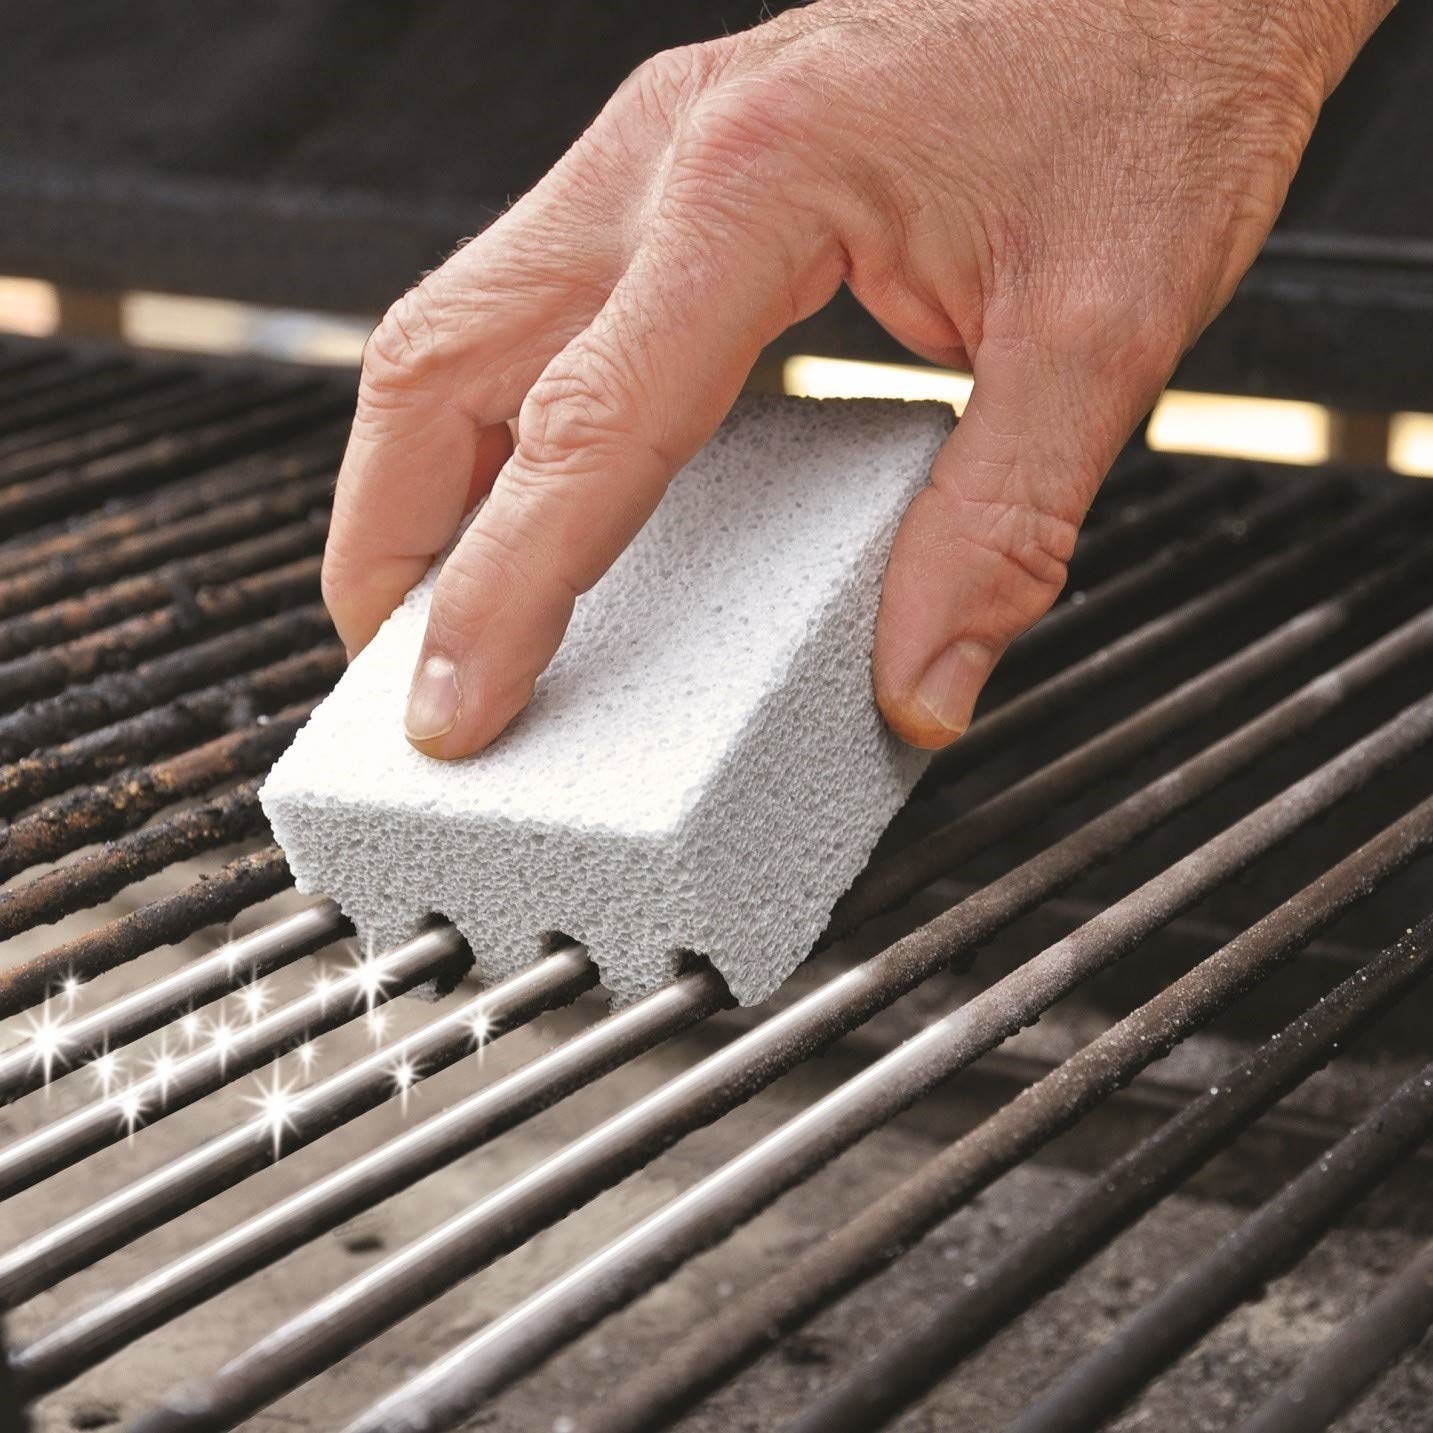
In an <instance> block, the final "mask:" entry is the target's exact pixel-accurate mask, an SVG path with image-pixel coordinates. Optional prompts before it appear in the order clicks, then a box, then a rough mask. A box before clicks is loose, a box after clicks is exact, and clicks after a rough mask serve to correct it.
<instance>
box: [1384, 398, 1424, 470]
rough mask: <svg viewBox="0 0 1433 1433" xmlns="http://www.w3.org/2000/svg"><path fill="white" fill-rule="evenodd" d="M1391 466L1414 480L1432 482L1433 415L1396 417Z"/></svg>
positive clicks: (1390, 454)
mask: <svg viewBox="0 0 1433 1433" xmlns="http://www.w3.org/2000/svg"><path fill="white" fill-rule="evenodd" d="M1388 466H1389V467H1390V468H1392V469H1393V471H1394V472H1395V473H1406V474H1408V476H1409V477H1413V478H1433V413H1395V414H1394V415H1393V424H1392V429H1391V431H1390V433H1389V436H1388Z"/></svg>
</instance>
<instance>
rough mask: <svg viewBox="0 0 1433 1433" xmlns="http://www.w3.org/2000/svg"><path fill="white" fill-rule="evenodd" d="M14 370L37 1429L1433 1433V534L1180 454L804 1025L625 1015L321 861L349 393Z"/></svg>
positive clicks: (698, 973)
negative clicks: (471, 948)
mask: <svg viewBox="0 0 1433 1433" xmlns="http://www.w3.org/2000/svg"><path fill="white" fill-rule="evenodd" d="M0 379H3V385H0V517H3V522H0V817H3V818H4V820H5V821H6V822H7V823H8V824H7V825H6V826H5V827H4V829H3V832H0V881H3V882H4V884H3V885H0V939H3V940H4V941H5V944H4V946H3V955H0V1018H3V1019H4V1021H5V1025H4V1030H5V1032H6V1039H7V1040H8V1042H9V1043H8V1045H7V1046H6V1047H5V1048H3V1049H0V1098H3V1099H4V1101H5V1109H4V1110H3V1112H0V1130H3V1133H4V1138H5V1144H4V1146H3V1147H0V1198H3V1199H4V1200H5V1219H4V1225H3V1227H4V1233H5V1238H4V1244H3V1248H0V1306H2V1307H4V1308H5V1309H6V1310H7V1314H6V1329H5V1333H6V1340H7V1347H8V1350H9V1353H8V1364H7V1367H6V1372H5V1375H4V1376H5V1377H6V1378H8V1380H9V1381H10V1385H11V1387H10V1389H9V1392H8V1397H7V1396H5V1393H4V1391H3V1390H0V1426H4V1420H5V1419H6V1418H8V1419H9V1420H10V1425H9V1426H11V1427H14V1428H19V1427H23V1426H26V1424H27V1420H29V1424H30V1426H33V1427H35V1428H39V1429H45V1430H49V1429H65V1428H93V1427H104V1426H108V1425H118V1424H124V1425H126V1426H130V1427H133V1428H136V1429H143V1430H151V1433H152V1430H159V1429H165V1430H178V1429H186V1430H194V1429H218V1428H229V1427H235V1426H239V1425H240V1424H243V1423H245V1420H249V1422H248V1424H247V1426H252V1427H256V1428H279V1427H291V1426H299V1427H312V1428H319V1429H328V1428H340V1427H351V1428H354V1429H359V1428H361V1429H365V1430H375V1429H380V1428H381V1429H407V1428H414V1429H416V1428H445V1427H457V1426H484V1427H487V1426H491V1427H494V1428H500V1429H530V1428H547V1427H551V1428H554V1429H559V1430H575V1429H579V1428H580V1429H587V1428H595V1429H602V1430H616V1429H638V1428H661V1427H669V1426H681V1427H685V1428H692V1429H707V1428H721V1429H727V1428H735V1427H743V1428H761V1429H765V1428H775V1427H785V1426H787V1425H788V1424H791V1425H792V1426H795V1427H797V1428H800V1429H802V1430H808V1433H809V1430H817V1429H823V1430H824V1429H848V1428H870V1427H876V1426H881V1425H882V1424H884V1423H887V1422H895V1423H898V1425H899V1426H900V1427H902V1428H908V1429H917V1428H922V1429H923V1428H947V1427H954V1426H960V1427H971V1428H984V1427H990V1428H997V1427H1007V1426H1008V1427H1011V1428H1016V1429H1019V1430H1022V1433H1032V1430H1037V1429H1039V1430H1057V1429H1058V1430H1062V1433H1064V1430H1072V1429H1081V1428H1094V1427H1099V1426H1106V1425H1108V1426H1111V1427H1117V1428H1129V1429H1133V1428H1143V1427H1161V1428H1174V1427H1178V1428H1199V1429H1203V1428H1211V1429H1212V1428H1226V1427H1231V1426H1241V1427H1245V1428H1248V1429H1259V1430H1265V1433H1267V1430H1273V1429H1295V1428H1299V1429H1302V1428H1322V1427H1325V1426H1330V1425H1331V1424H1332V1423H1333V1421H1334V1420H1336V1419H1338V1418H1340V1417H1342V1418H1343V1419H1344V1422H1343V1423H1341V1424H1340V1425H1339V1426H1341V1427H1346V1428H1350V1429H1360V1430H1374V1429H1380V1430H1381V1429H1399V1430H1407V1429H1416V1428H1425V1427H1429V1426H1430V1423H1429V1415H1428V1409H1429V1407H1430V1400H1433V1359H1430V1354H1429V1349H1428V1347H1427V1345H1426V1344H1421V1345H1420V1341H1421V1340H1423V1338H1424V1335H1425V1334H1426V1332H1427V1330H1428V1328H1429V1325H1430V1322H1433V1277H1430V1276H1433V1244H1429V1243H1428V1242H1427V1241H1429V1240H1430V1238H1433V1201H1429V1200H1428V1198H1427V1196H1426V1190H1427V1188H1428V1179H1429V1175H1430V1171H1433V1159H1430V1154H1433V1150H1430V1146H1429V1144H1428V1136H1429V1133H1430V1131H1433V1065H1429V1064H1428V1063H1427V1061H1428V1058H1429V1054H1430V1051H1429V1048H1428V1039H1427V1031H1428V1029H1429V1028H1430V1024H1429V1017H1430V1012H1433V1000H1430V996H1429V987H1428V985H1427V981H1426V977H1427V975H1428V973H1429V971H1430V970H1433V921H1430V911H1433V894H1431V893H1430V886H1429V873H1430V869H1433V866H1430V863H1429V861H1428V859H1427V854H1426V853H1427V851H1428V850H1429V848H1430V846H1433V695H1430V690H1429V687H1430V684H1429V673H1430V671H1433V662H1430V654H1431V653H1433V607H1430V606H1429V605H1428V604H1429V602H1430V600H1433V589H1430V585H1429V573H1430V571H1433V563H1430V557H1433V521H1430V516H1433V490H1430V489H1429V488H1428V487H1427V486H1426V485H1420V484H1419V483H1416V482H1412V481H1408V480H1394V479H1390V478H1387V477H1383V476H1379V477H1373V476H1367V475H1358V474H1353V473H1346V472H1335V471H1324V470H1320V471H1317V472H1278V471H1275V470H1270V469H1266V470H1259V469H1254V468H1249V467H1243V466H1239V465H1220V464H1215V463H1211V462H1208V461H1204V460H1199V461H1195V460H1189V461H1184V460H1174V459H1169V458H1165V457H1156V456H1153V455H1150V454H1148V453H1141V452H1131V453H1130V454H1128V455H1127V456H1126V458H1125V459H1124V460H1123V461H1122V462H1121V464H1120V465H1119V467H1118V468H1117V470H1116V472H1115V474H1114V475H1113V476H1112V478H1111V480H1110V482H1109V484H1108V486H1107V488H1106V491H1105V493H1104V494H1103V495H1102V497H1101V499H1100V501H1099V503H1098V504H1097V506H1096V509H1095V513H1094V514H1093V516H1092V519H1091V522H1090V525H1089V528H1088V531H1087V533H1086V535H1085V537H1084V539H1083V540H1082V543H1081V546H1080V550H1079V552H1078V554H1077V556H1076V558H1075V562H1074V566H1073V570H1072V579H1071V583H1070V586H1069V589H1068V591H1067V593H1066V595H1065V597H1064V598H1063V599H1062V601H1061V603H1060V605H1059V607H1058V608H1057V610H1056V611H1055V612H1054V613H1053V614H1052V615H1051V616H1050V617H1049V618H1048V619H1047V620H1046V621H1045V622H1044V623H1042V624H1041V625H1040V626H1039V627H1037V628H1036V629H1035V630H1034V631H1033V632H1031V633H1030V634H1028V635H1027V636H1026V637H1025V638H1024V639H1022V641H1021V642H1020V643H1019V644H1017V646H1016V648H1015V649H1013V650H1012V652H1011V654H1010V657H1009V658H1008V660H1007V661H1006V663H1005V664H1004V665H1003V666H1002V668H1001V670H1000V672H999V674H998V676H997V679H996V682H995V684H994V685H993V686H992V688H991V690H990V692H989V693H988V694H987V697H986V699H985V702H984V704H983V707H982V712H981V715H980V718H979V720H978V721H977V723H976V725H975V726H974V727H973V728H972V730H971V732H970V733H969V734H968V736H967V737H966V738H965V739H964V740H963V741H962V742H961V743H960V744H959V745H958V746H957V747H956V748H955V749H954V750H953V751H951V752H950V753H948V754H946V755H944V756H942V757H941V758H939V759H938V760H937V762H936V763H935V764H934V766H933V768H932V770H931V773H930V775H929V776H928V778H927V779H926V780H925V781H924V783H923V784H922V786H921V787H920V789H919V790H918V792H917V796H916V798H915V799H914V800H913V801H912V803H911V804H910V806H909V807H908V808H907V810H906V811H905V812H904V813H903V814H902V815H901V816H900V817H899V818H898V819H897V821H896V822H895V823H894V824H893V826H892V828H891V830H890V831H889V833H888V834H887V837H886V838H885V840H884V841H883V843H882V845H881V847H880V849H879V850H878V851H877V853H876V855H875V856H874V857H873V860H872V862H871V865H870V867H869V868H868V870H867V871H866V873H865V874H864V875H863V876H862V877H861V879H860V880H859V881H858V882H857V884H856V886H855V887H854V888H853V890H852V891H851V892H850V893H849V894H848V896H847V897H846V898H845V899H844V900H843V902H842V904H841V905H840V906H839V907H838V910H837V912H836V914H835V915H834V916H833V920H832V925H831V929H830V931H829V932H828V935H827V937H826V938H825V939H824V940H823V942H822V944H821V947H820V948H819V949H818V952H817V953H816V955H814V956H813V958H812V959H811V960H810V961H809V962H808V963H807V964H806V966H805V967H803V969H802V970H801V971H800V972H799V973H798V975H797V977H796V978H795V979H794V980H793V981H792V982H791V983H790V985H789V986H788V987H787V988H786V989H785V990H784V991H783V992H782V993H781V995H780V996H779V997H778V998H777V999H776V1000H774V1001H773V1002H771V1003H770V1004H769V1005H767V1006H765V1007H762V1008H761V1009H758V1010H753V1011H738V1010H733V1009H731V1008H729V1005H728V1002H727V999H726V995H725V991H724V990H723V988H722V986H721V983H720V981H719V980H718V979H717V978H716V977H715V976H714V975H713V974H712V973H711V972H710V971H709V970H707V969H706V968H704V967H703V966H702V965H701V963H700V962H699V961H695V960H694V961H693V962H692V964H691V967H690V969H689V971H688V973H687V974H686V975H685V976H684V977H683V978H682V979H681V980H680V981H679V982H677V983H676V984H675V985H673V986H671V987H669V988H668V989H667V990H665V991H662V992H659V993H658V994H657V995H655V996H653V997H651V998H649V999H647V1000H645V1001H642V1002H641V1003H639V1004H637V1005H633V1006H631V1007H629V1008H627V1009H625V1010H621V1011H618V1012H613V1013H609V1012H608V1011H607V1008H606V1004H605V1000H604V999H603V997H602V994H601V992H600V991H597V990H595V989H594V988H593V987H594V984H595V973H594V971H593V969H592V968H591V967H590V965H589V964H588V962H587V960H586V958H585V955H584V953H583V952H582V951H581V949H580V948H578V947H567V948H564V949H559V950H556V951H553V952H552V953H550V954H547V955H544V956H542V957H541V958H535V963H534V964H533V966H532V967H531V968H530V969H529V970H528V971H526V972H524V973H523V974H522V975H521V976H519V977H517V978H515V979H513V980H511V981H507V982H504V983H502V984H500V985H496V986H494V987H491V988H489V989H485V990H484V989H479V988H478V987H476V986H475V985H473V984H472V983H471V982H469V981H467V980H466V979H465V978H464V975H465V971H466V968H467V966H468V964H469V961H468V956H467V953H466V951H465V950H464V948H463V946H462V944H461V942H460V941H459V940H458V939H457V938H456V937H455V935H454V934H453V933H452V932H451V931H450V930H449V929H447V928H446V927H443V926H434V927H433V928H431V929H429V930H427V931H425V932H423V933H422V934H420V935H419V936H418V937H416V938H415V939H414V940H412V941H410V942H409V943H408V944H406V945H404V946H402V947H400V948H398V949H396V950H393V951H386V952H359V951H357V950H356V949H355V948H354V944H353V942H352V940H351V939H350V938H349V937H350V935H351V933H350V931H349V930H348V928H347V926H346V924H345V922H344V921H343V918H342V917H341V915H340V914H339V913H338V912H337V911H336V910H335V909H334V908H333V907H332V906H331V905H330V904H328V903H325V902H323V901H318V900H314V899H313V898H306V897H299V896H297V895H296V894H295V893H294V892H293V891H292V890H291V889H290V882H289V878H288V875H287V871H286V869H285V866H284V862H283V858H282V855H281V854H280V853H279V852H278V850H277V849H276V848H274V847H273V846H272V844H271V843H270V842H269V840H268V836H267V832H266V830H265V828H264V823H263V819H262V815H261V813H260V811H259V808H258V805H257V801H256V798H255V791H256V788H257V785H258V783H259V782H260V781H261V779H262V775H263V772H264V771H265V769H266V768H267V766H268V764H269V762H270V761H271V760H272V759H273V758H274V756H276V755H277V753H278V752H279V751H280V750H282V748H283V747H284V745H285V744H286V743H287V741H288V739H289V736H290V735H291V734H292V732H293V731H294V730H295V729H296V727H297V725H298V724H299V723H301V722H302V721H303V719H304V716H305V714H306V713H307V711H308V710H309V709H310V707H311V706H312V704H313V702H314V701H315V700H317V699H318V697H319V696H321V695H322V693H323V692H324V691H325V690H326V689H327V688H328V687H329V686H330V685H331V684H332V682H333V680H334V679H335V677H336V676H337V674H338V672H339V671H340V669H341V665H342V653H341V650H340V649H339V647H338V645H337V643H336V642H335V641H334V640H333V638H332V635H331V632H330V630H329V628H328V626H327V622H326V619H325V617H324V615H323V611H322V607H321V605H320V603H319V594H318V572H319V554H320V552H321V549H322V544H323V537H324V530H325V518H326V509H327V501H328V495H329V490H330V487H331V481H332V477H333V473H334V470H335V467H336V464H337V460H338V456H339V453H340V451H341V446H342V439H343V433H344V428H345V416H346V409H347V407H348V406H349V405H350V404H351V383H350V382H349V380H347V379H346V378H342V379H332V378H327V377H316V376H314V375H313V374H311V373H303V372H298V371H293V370H283V369H281V368H278V367H273V366H270V367H263V368H257V367H253V366H235V365H218V364H204V363H196V362H193V361H190V360H185V361H182V362H181V361H177V360H168V359H163V358H150V357H139V356H136V355H133V354H127V353H122V352H117V351H107V350H102V349H98V348H96V349H81V348H75V347H71V346H61V345H56V344H36V343H26V342H21V341H8V342H5V343H4V344H0ZM310 957H312V958H310ZM91 982H93V983H91ZM419 988H423V989H424V990H426V991H427V992H428V993H430V994H437V995H438V999H437V1000H436V1003H434V1002H430V1001H421V1000H399V999H396V997H397V996H399V995H401V994H403V993H405V992H407V991H410V990H415V989H419ZM569 1215H570V1216H572V1217H568V1216H569ZM1310 1251H1312V1252H1310ZM539 1369H540V1370H542V1371H541V1373H540V1374H538V1376H536V1377H530V1376H528V1375H531V1374H532V1373H534V1371H535V1370H539Z"/></svg>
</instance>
